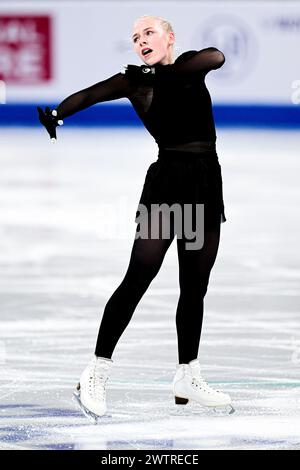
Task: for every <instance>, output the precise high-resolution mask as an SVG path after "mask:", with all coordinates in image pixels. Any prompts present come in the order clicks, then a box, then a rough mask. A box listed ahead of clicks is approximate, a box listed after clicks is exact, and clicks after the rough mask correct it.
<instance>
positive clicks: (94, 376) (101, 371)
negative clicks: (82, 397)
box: [88, 361, 109, 399]
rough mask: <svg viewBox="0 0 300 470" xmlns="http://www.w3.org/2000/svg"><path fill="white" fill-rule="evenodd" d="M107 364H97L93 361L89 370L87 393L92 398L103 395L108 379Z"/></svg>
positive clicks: (102, 396)
mask: <svg viewBox="0 0 300 470" xmlns="http://www.w3.org/2000/svg"><path fill="white" fill-rule="evenodd" d="M108 368H109V367H108V365H106V364H105V363H103V362H102V363H101V364H97V362H96V361H95V362H94V363H93V364H92V366H91V368H90V370H89V380H88V387H89V393H90V395H91V396H92V397H93V398H94V399H99V398H101V399H102V398H104V397H105V384H106V381H107V379H108V375H107V370H108Z"/></svg>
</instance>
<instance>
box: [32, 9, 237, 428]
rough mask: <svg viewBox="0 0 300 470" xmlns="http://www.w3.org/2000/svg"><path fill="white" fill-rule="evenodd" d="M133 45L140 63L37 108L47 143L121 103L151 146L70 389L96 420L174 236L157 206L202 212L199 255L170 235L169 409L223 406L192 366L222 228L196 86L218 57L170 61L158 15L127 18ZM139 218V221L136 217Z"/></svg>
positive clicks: (211, 52)
mask: <svg viewBox="0 0 300 470" xmlns="http://www.w3.org/2000/svg"><path fill="white" fill-rule="evenodd" d="M132 43H133V48H134V50H135V52H136V53H137V55H138V56H139V58H140V59H141V60H142V61H143V62H144V64H145V65H141V66H136V65H128V66H126V67H124V70H122V71H121V72H119V73H116V74H115V75H113V76H112V77H110V78H108V79H107V80H104V81H101V82H99V83H96V84H95V85H93V86H90V87H89V88H86V89H84V90H81V91H79V92H77V93H74V94H72V95H71V96H69V97H68V98H66V99H65V100H63V101H62V102H61V103H60V104H59V105H58V106H57V108H56V109H54V110H52V111H51V110H50V109H49V108H46V112H44V111H42V109H41V108H38V109H39V117H40V121H41V123H42V124H43V125H44V126H45V127H46V129H47V131H48V132H49V134H50V137H51V138H53V139H54V138H56V127H57V125H59V124H62V120H63V119H64V118H66V117H68V116H70V115H72V114H74V113H76V112H78V111H80V110H82V109H85V108H87V107H89V106H92V105H93V104H95V103H99V102H103V101H109V100H115V99H119V98H124V97H127V98H128V99H129V100H130V102H131V103H132V105H133V107H134V109H135V111H136V112H137V114H138V116H139V117H140V119H141V120H142V122H143V123H144V125H145V127H146V128H147V130H148V131H149V132H150V134H151V135H152V136H153V137H154V139H155V141H156V142H157V144H158V147H159V153H158V158H157V160H156V161H155V162H153V163H151V165H150V166H149V168H148V171H147V174H146V178H145V183H144V186H143V190H142V194H141V197H140V201H139V205H138V210H137V212H136V218H135V222H136V223H137V224H138V225H137V231H136V236H135V240H134V242H133V246H132V252H131V257H130V261H129V265H128V269H127V272H126V274H125V276H124V279H123V281H122V282H121V284H120V285H119V286H118V288H117V289H116V290H115V292H114V293H113V294H112V296H111V297H110V299H109V300H108V302H107V304H106V306H105V308H104V313H103V317H102V321H101V324H100V329H99V334H98V339H97V343H96V348H95V354H94V355H93V357H92V358H91V360H90V362H89V363H88V365H87V366H86V368H85V369H84V371H83V372H82V374H81V377H80V381H79V384H78V385H77V390H78V392H77V394H76V396H77V400H78V402H79V404H80V406H81V408H82V410H83V411H84V413H85V414H87V416H89V417H92V418H93V419H94V420H97V418H98V417H100V416H102V415H104V414H105V413H106V388H105V387H106V382H107V380H108V378H109V374H110V369H111V366H112V364H113V360H112V354H113V351H114V349H115V347H116V345H117V342H118V340H119V338H120V337H121V335H122V333H123V332H124V330H125V328H126V327H127V325H128V324H129V322H130V319H131V317H132V315H133V313H134V311H135V309H136V307H137V305H138V303H139V301H140V300H141V298H142V296H143V295H144V293H145V292H146V290H147V289H148V287H149V285H150V283H151V282H152V280H153V279H154V277H155V276H156V275H157V273H158V271H159V269H160V266H161V265H162V262H163V259H164V256H165V254H166V252H167V250H168V248H169V246H170V245H171V243H172V240H173V239H174V237H175V234H177V231H176V230H175V223H174V222H173V221H172V222H170V218H169V219H168V221H167V220H166V219H167V212H168V211H165V212H164V211H162V212H161V218H156V219H155V218H154V217H153V214H154V213H155V211H157V210H159V209H157V207H160V205H161V204H163V205H164V207H166V205H167V207H171V206H172V205H173V204H177V207H178V205H179V206H180V207H181V208H182V209H184V207H183V206H184V205H185V204H189V205H191V207H193V208H194V209H195V207H196V206H197V205H199V204H200V205H201V204H202V205H204V219H203V220H204V229H203V230H204V231H203V235H204V238H203V244H202V246H201V248H198V249H189V248H187V243H186V242H187V239H186V238H185V237H184V236H183V237H182V238H179V237H177V251H178V261H179V284H180V296H179V301H178V306H177V311H176V328H177V338H178V363H177V366H176V372H175V376H174V379H173V384H172V388H173V393H174V397H175V403H176V404H178V405H184V404H186V403H188V401H189V400H191V401H196V402H197V403H199V404H200V405H203V406H208V407H214V408H215V407H224V406H227V405H231V399H230V397H229V395H227V394H225V393H222V392H220V391H217V390H214V389H213V388H212V387H210V386H209V385H208V384H207V382H206V381H205V380H204V378H203V377H202V375H201V369H200V361H199V359H198V348H199V342H200V335H201V327H202V319H203V299H204V296H205V294H206V291H207V287H208V281H209V276H210V272H211V269H212V267H213V265H214V262H215V259H216V256H217V251H218V246H219V238H220V224H221V222H225V221H226V218H225V213H224V203H223V191H222V175H221V167H220V164H219V161H218V156H217V153H216V148H215V142H216V133H215V125H214V119H213V113H212V105H211V99H210V95H209V92H208V90H207V88H206V85H205V83H204V79H205V76H206V74H207V73H208V72H210V71H211V70H215V69H218V68H220V67H221V66H222V65H223V63H224V61H225V58H224V55H223V53H222V52H221V51H219V50H218V49H217V48H215V47H209V48H206V49H202V50H200V51H196V50H195V51H194V50H192V51H187V52H184V53H183V54H181V55H180V56H179V57H178V58H177V59H176V60H175V61H174V51H173V47H174V43H175V34H174V31H173V29H172V26H171V25H170V23H169V22H168V21H166V20H165V19H163V18H161V17H157V16H142V17H139V18H138V19H137V20H136V21H135V23H134V25H133V31H132ZM202 207H203V206H202ZM145 209H146V212H145ZM194 209H193V210H194ZM141 213H143V217H141V216H139V215H138V214H141ZM145 220H146V222H149V225H148V226H147V224H146V227H148V229H149V227H150V226H151V227H152V229H155V228H157V229H159V230H160V229H161V225H162V223H163V222H166V223H167V222H168V223H169V228H170V234H169V236H168V237H166V238H165V237H164V236H162V235H161V232H159V234H160V235H159V236H158V237H157V236H156V238H155V237H151V234H152V233H153V232H151V234H150V232H149V230H148V231H147V236H146V237H145V236H144V237H140V231H139V229H140V226H141V224H142V223H143V222H145ZM155 225H156V226H155ZM149 359H150V358H149ZM232 410H233V408H232Z"/></svg>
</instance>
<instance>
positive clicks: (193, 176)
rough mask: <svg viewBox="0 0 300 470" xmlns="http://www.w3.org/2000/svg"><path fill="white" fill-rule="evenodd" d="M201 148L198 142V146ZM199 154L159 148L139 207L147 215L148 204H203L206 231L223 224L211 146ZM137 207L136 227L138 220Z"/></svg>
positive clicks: (219, 185)
mask: <svg viewBox="0 0 300 470" xmlns="http://www.w3.org/2000/svg"><path fill="white" fill-rule="evenodd" d="M199 144H201V142H199ZM203 144H210V145H208V146H207V145H202V146H201V145H200V147H199V151H197V150H196V151H195V149H194V150H193V151H187V150H178V149H176V150H174V148H173V149H172V148H169V149H168V148H160V149H159V154H158V158H157V160H156V161H155V162H153V163H151V165H150V166H149V168H148V170H147V174H146V177H145V182H144V186H143V190H142V194H141V197H140V200H139V204H143V205H144V206H146V208H147V210H148V211H149V212H150V211H151V209H152V207H151V204H163V203H166V204H168V205H170V206H171V205H172V204H174V203H177V204H181V205H183V204H192V205H193V204H194V203H196V204H204V225H205V228H206V229H210V228H213V227H216V225H218V224H220V223H222V222H225V221H226V217H225V207H224V201H223V181H222V172H221V165H220V163H219V159H218V156H217V152H216V150H215V144H214V143H203ZM142 213H143V212H140V210H139V205H138V208H137V211H136V216H135V223H138V222H139V221H140V218H141V214H142Z"/></svg>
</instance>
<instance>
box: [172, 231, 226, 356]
mask: <svg viewBox="0 0 300 470" xmlns="http://www.w3.org/2000/svg"><path fill="white" fill-rule="evenodd" d="M219 240H220V224H218V225H217V226H216V227H215V228H213V229H210V230H205V232H204V243H203V246H202V248H201V249H198V250H189V249H186V241H187V240H186V239H185V238H184V237H183V238H181V239H178V238H177V253H178V261H179V284H180V297H179V301H178V306H177V311H176V328H177V339H178V357H179V364H188V363H189V362H190V361H192V360H193V359H196V358H197V355H198V348H199V342H200V335H201V329H202V320H203V303H204V302H203V299H204V296H205V294H206V291H207V287H208V281H209V276H210V272H211V269H212V267H213V265H214V262H215V259H216V256H217V252H218V247H219Z"/></svg>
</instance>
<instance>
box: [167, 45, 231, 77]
mask: <svg viewBox="0 0 300 470" xmlns="http://www.w3.org/2000/svg"><path fill="white" fill-rule="evenodd" d="M186 54H187V57H188V58H187V59H186V60H185V61H184V62H180V61H179V62H178V63H176V62H175V63H174V64H171V65H172V67H173V71H174V73H176V74H189V73H194V72H209V71H210V70H216V69H219V68H220V67H222V65H223V64H224V62H225V56H224V54H223V52H221V51H219V49H217V48H216V47H207V48H206V49H201V50H200V51H198V52H197V51H188V52H187V53H186ZM183 56H184V54H183Z"/></svg>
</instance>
